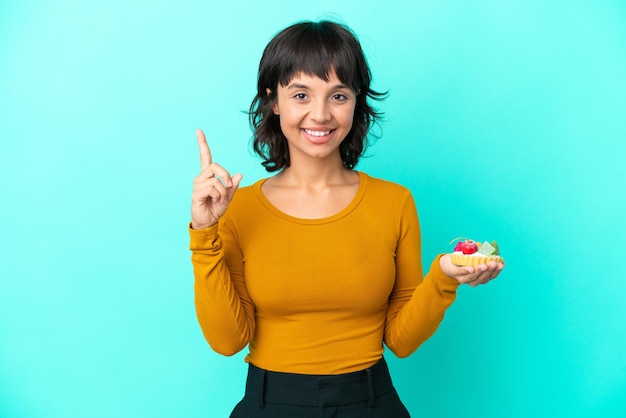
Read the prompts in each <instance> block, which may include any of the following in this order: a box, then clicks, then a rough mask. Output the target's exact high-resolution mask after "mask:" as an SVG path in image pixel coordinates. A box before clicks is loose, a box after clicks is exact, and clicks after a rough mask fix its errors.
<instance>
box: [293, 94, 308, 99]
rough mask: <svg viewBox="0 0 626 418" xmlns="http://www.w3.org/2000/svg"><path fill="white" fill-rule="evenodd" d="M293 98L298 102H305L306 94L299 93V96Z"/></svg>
mask: <svg viewBox="0 0 626 418" xmlns="http://www.w3.org/2000/svg"><path fill="white" fill-rule="evenodd" d="M293 97H295V98H296V99H298V100H305V99H306V94H304V93H298V94H296V95H294V96H293Z"/></svg>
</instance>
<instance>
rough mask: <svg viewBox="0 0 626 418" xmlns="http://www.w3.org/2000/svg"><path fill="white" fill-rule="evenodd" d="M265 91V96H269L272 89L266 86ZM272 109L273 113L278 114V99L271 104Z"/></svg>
mask: <svg viewBox="0 0 626 418" xmlns="http://www.w3.org/2000/svg"><path fill="white" fill-rule="evenodd" d="M265 93H267V97H270V96H271V95H272V90H270V89H269V88H266V89H265ZM272 111H273V112H274V114H275V115H278V100H275V101H274V105H273V106H272Z"/></svg>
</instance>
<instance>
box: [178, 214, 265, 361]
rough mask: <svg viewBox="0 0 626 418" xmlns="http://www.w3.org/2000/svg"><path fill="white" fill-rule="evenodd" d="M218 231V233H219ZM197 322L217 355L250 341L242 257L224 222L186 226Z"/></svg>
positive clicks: (252, 321) (251, 319)
mask: <svg viewBox="0 0 626 418" xmlns="http://www.w3.org/2000/svg"><path fill="white" fill-rule="evenodd" d="M218 230H219V232H218ZM189 235H190V249H191V251H192V255H191V261H192V264H193V271H194V291H195V304H196V314H197V316H198V322H199V323H200V327H201V328H202V332H203V334H204V337H205V338H206V340H207V342H208V343H209V345H210V346H211V348H213V350H215V351H216V352H218V353H220V354H223V355H227V356H229V355H233V354H235V353H237V352H239V351H240V350H242V349H243V348H244V347H245V346H246V345H247V344H248V342H249V341H250V339H251V338H252V335H253V334H254V328H255V319H254V306H253V304H252V301H251V300H250V296H249V295H248V292H247V290H246V286H245V281H244V276H243V257H242V254H241V251H240V250H239V246H237V245H224V241H227V242H229V241H230V242H229V244H231V243H232V242H233V241H235V235H234V233H233V231H232V228H229V226H228V224H227V223H226V222H222V220H220V223H219V224H218V225H215V226H212V227H210V228H207V229H204V230H199V231H197V230H193V229H191V227H189Z"/></svg>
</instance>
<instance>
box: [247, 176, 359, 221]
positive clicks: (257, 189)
mask: <svg viewBox="0 0 626 418" xmlns="http://www.w3.org/2000/svg"><path fill="white" fill-rule="evenodd" d="M357 174H358V175H359V189H358V190H357V192H356V195H355V196H354V198H353V199H352V201H351V202H350V203H349V204H348V205H347V206H346V207H345V208H343V209H342V210H340V211H339V212H337V213H335V214H334V215H330V216H327V217H324V218H298V217H295V216H291V215H289V214H287V213H285V212H283V211H281V210H279V209H278V208H277V207H276V206H274V205H273V204H272V203H271V202H270V201H269V200H268V199H267V197H265V195H264V194H263V191H262V190H261V186H262V185H263V183H265V182H266V181H267V178H264V179H261V180H259V181H257V182H256V183H254V184H253V185H252V190H253V192H254V194H255V196H256V197H257V199H259V201H260V202H261V204H262V205H263V206H264V207H265V208H266V209H267V210H268V211H270V212H271V213H272V214H274V215H275V216H277V217H279V218H281V219H283V220H286V221H289V222H292V223H297V224H302V225H321V224H326V223H331V222H335V221H337V220H339V219H341V218H344V217H345V216H347V215H349V214H350V213H351V212H352V211H353V210H354V209H356V207H357V206H359V203H360V202H361V200H362V199H363V196H364V195H365V190H366V189H367V180H368V178H369V177H368V175H367V174H365V173H362V172H360V171H357Z"/></svg>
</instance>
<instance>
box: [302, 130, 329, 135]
mask: <svg viewBox="0 0 626 418" xmlns="http://www.w3.org/2000/svg"><path fill="white" fill-rule="evenodd" d="M304 132H306V133H307V134H309V135H313V136H326V135H328V134H329V133H330V131H311V130H309V129H305V130H304Z"/></svg>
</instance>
